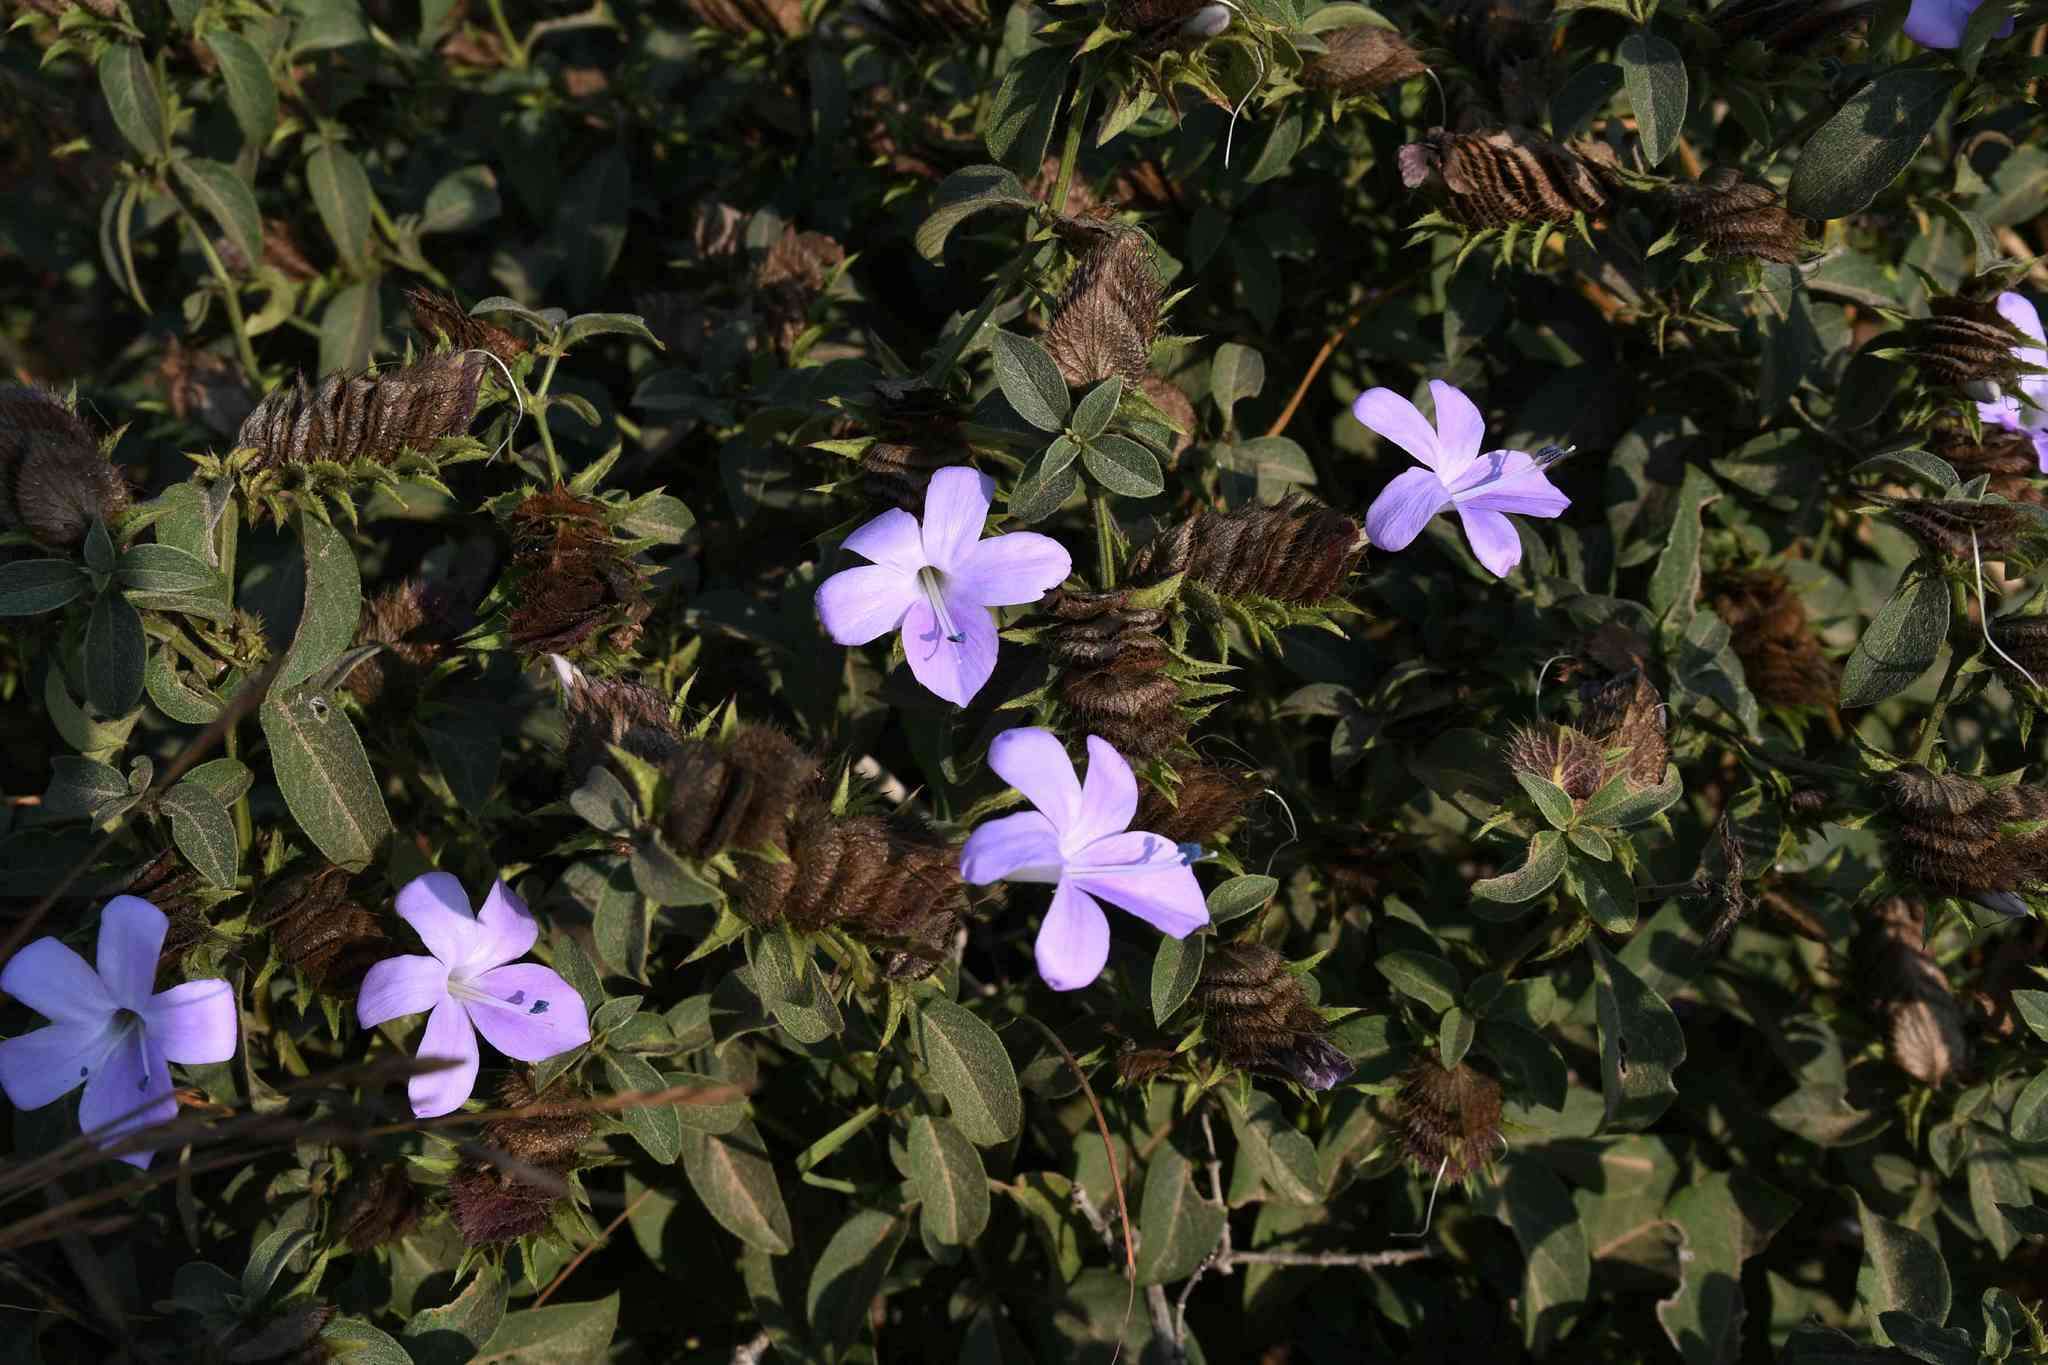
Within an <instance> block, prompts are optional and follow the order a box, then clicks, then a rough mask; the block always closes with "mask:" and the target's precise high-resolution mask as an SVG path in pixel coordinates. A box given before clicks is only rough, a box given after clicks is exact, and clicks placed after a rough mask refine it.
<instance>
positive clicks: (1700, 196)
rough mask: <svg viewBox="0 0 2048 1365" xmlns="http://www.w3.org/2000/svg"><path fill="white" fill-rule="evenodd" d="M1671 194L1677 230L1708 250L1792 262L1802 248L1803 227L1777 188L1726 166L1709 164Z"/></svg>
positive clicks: (1726, 256)
mask: <svg viewBox="0 0 2048 1365" xmlns="http://www.w3.org/2000/svg"><path fill="white" fill-rule="evenodd" d="M1677 199H1678V227H1679V231H1681V232H1683V233H1684V234H1685V235H1686V236H1687V237H1690V238H1691V239H1693V240H1694V241H1696V242H1698V243H1699V244H1700V245H1701V246H1703V247H1704V248H1705V249H1706V252H1707V254H1708V255H1709V256H1716V257H1720V258H1722V259H1734V260H1757V261H1777V262H1779V263H1781V264H1784V265H1794V264H1797V263H1798V261H1799V259H1800V258H1801V257H1802V256H1803V255H1804V254H1805V245H1806V231H1805V228H1804V226H1803V225H1802V223H1801V220H1800V219H1798V218H1795V217H1793V216H1792V214H1791V213H1789V212H1788V211H1787V210H1786V208H1785V205H1784V201H1783V200H1781V199H1780V198H1779V197H1778V192H1777V191H1776V190H1774V189H1772V188H1771V187H1770V186H1769V185H1765V184H1762V183H1760V182H1758V181H1755V180H1745V179H1744V178H1743V176H1742V172H1740V171H1739V170H1736V169H1735V168H1734V167H1732V166H1716V167H1714V168H1713V169H1712V170H1710V171H1708V172H1707V173H1706V174H1705V175H1702V176H1701V177H1700V179H1699V183H1698V184H1697V185H1694V186H1692V187H1690V188H1688V189H1684V190H1681V191H1679V192H1678V193H1677Z"/></svg>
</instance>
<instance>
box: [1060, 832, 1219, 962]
mask: <svg viewBox="0 0 2048 1365" xmlns="http://www.w3.org/2000/svg"><path fill="white" fill-rule="evenodd" d="M1067 877H1068V880H1070V881H1071V882H1073V884H1074V885H1076V886H1078V887H1080V888H1081V889H1082V890H1084V891H1086V892H1088V894H1090V895H1092V896H1100V897H1101V898H1102V899H1103V900H1106V901H1108V902H1109V903H1110V904H1111V905H1114V906H1115V907H1117V908H1118V909H1119V910H1128V911H1129V912H1130V913H1131V914H1133V915H1136V916H1137V917H1138V918H1139V919H1141V920H1144V921H1145V922H1146V923H1147V924H1149V925H1151V926H1152V927H1153V928H1155V929H1157V930H1159V932H1161V933H1162V934H1167V935H1169V936H1171V937H1173V938H1186V937H1187V936H1188V935H1189V934H1192V933H1193V932H1195V930H1197V929H1199V928H1201V927H1202V926H1203V925H1205V924H1207V923H1208V922H1209V903H1208V901H1207V900H1206V899H1204V897H1203V895H1202V887H1201V884H1200V883H1199V882H1197V881H1196V880H1195V870H1194V869H1193V868H1191V867H1189V866H1188V864H1187V859H1186V857H1185V856H1183V855H1182V853H1181V851H1180V846H1179V845H1178V844H1176V843H1174V842H1173V841H1172V840H1171V839H1168V838H1166V837H1164V836H1163V835H1158V834H1148V833H1146V832H1145V831H1144V830H1132V831H1131V832H1130V833H1128V834H1112V835H1111V836H1110V837H1109V838H1107V839H1101V840H1098V841H1097V842H1095V843H1093V844H1090V845H1089V846H1088V847H1087V849H1086V850H1085V851H1084V852H1083V853H1082V854H1081V855H1080V856H1079V857H1077V858H1075V859H1073V860H1072V861H1070V862H1069V863H1068V865H1067Z"/></svg>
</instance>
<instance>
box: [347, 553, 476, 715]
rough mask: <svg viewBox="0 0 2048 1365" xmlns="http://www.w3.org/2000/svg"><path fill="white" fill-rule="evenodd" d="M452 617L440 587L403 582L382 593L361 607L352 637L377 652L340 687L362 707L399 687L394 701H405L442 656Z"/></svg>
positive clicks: (420, 581) (445, 592)
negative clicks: (377, 647)
mask: <svg viewBox="0 0 2048 1365" xmlns="http://www.w3.org/2000/svg"><path fill="white" fill-rule="evenodd" d="M454 615H455V611H454V604H453V602H452V600H451V599H450V594H449V591H448V589H447V588H445V587H443V586H441V585H440V584H437V583H430V582H428V581H427V580H426V579H423V578H408V579H404V580H403V581H401V582H398V583H394V584H392V585H391V586H390V587H388V588H385V589H384V590H383V591H382V592H380V593H378V594H377V595H376V596H375V597H372V598H369V599H368V600H366V601H365V602H364V603H363V611H362V616H361V619H360V620H359V621H358V623H357V625H356V637H355V642H356V644H358V645H380V646H382V648H381V649H380V650H379V651H378V652H377V653H375V654H372V655H371V656H370V657H369V658H367V659H365V660H363V661H362V662H361V663H359V664H357V665H356V666H355V667H354V668H353V669H351V670H350V672H349V675H348V678H347V680H346V681H345V682H344V683H343V684H342V685H343V686H344V687H345V688H346V689H347V690H348V692H349V695H351V696H353V697H354V698H355V699H356V700H357V701H360V702H362V703H363V704H364V705H365V706H368V705H371V704H373V703H375V702H377V701H378V700H380V699H381V698H383V697H384V696H385V694H386V692H387V691H390V690H391V688H392V684H394V683H399V684H402V686H401V687H400V689H399V691H401V692H403V693H404V696H403V697H402V698H395V699H400V700H408V701H409V700H410V699H411V695H412V692H413V685H415V684H416V683H417V682H418V680H419V679H420V678H421V677H422V676H423V675H424V674H425V673H426V672H427V671H428V670H429V669H431V668H432V667H433V666H434V665H435V664H437V663H439V662H440V661H441V659H442V657H443V656H445V655H446V654H447V652H448V646H447V638H448V635H449V634H450V633H451V632H450V627H451V626H452V625H453V623H454Z"/></svg>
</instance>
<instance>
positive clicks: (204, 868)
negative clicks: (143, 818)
mask: <svg viewBox="0 0 2048 1365" xmlns="http://www.w3.org/2000/svg"><path fill="white" fill-rule="evenodd" d="M157 804H158V808H159V809H161V810H162V811H163V813H164V814H165V815H168V816H169V817H170V819H171V842H172V843H174V844H176V845H177V846H178V852H180V853H182V854H184V855H185V861H186V862H188V863H190V864H192V866H193V867H194V868H196V869H198V871H199V875H200V876H202V877H204V878H206V880H207V881H209V882H211V883H213V884H214V885H215V886H219V887H231V886H233V885H234V884H235V869H236V868H237V867H238V866H239V865H240V863H241V860H242V851H241V847H240V845H239V844H237V843H236V841H235V822H234V818H233V817H232V816H230V815H229V814H228V810H227V807H226V806H224V805H222V804H221V802H220V798H218V797H217V796H215V795H214V794H213V793H212V792H211V791H209V790H207V788H206V786H205V784H204V783H197V782H193V781H192V780H191V779H190V778H187V779H186V780H185V781H183V782H180V783H179V784H178V785H177V786H175V787H173V788H171V789H170V790H169V791H167V792H165V793H164V795H163V799H162V800H161V801H159V802H158V803H157Z"/></svg>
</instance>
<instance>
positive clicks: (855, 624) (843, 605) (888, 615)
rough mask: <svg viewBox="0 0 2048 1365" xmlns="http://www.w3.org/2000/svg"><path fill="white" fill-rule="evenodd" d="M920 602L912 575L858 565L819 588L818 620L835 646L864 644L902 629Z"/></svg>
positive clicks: (920, 597) (920, 598)
mask: <svg viewBox="0 0 2048 1365" xmlns="http://www.w3.org/2000/svg"><path fill="white" fill-rule="evenodd" d="M923 600H924V593H923V592H922V591H921V590H920V589H919V587H918V583H917V575H916V574H915V573H914V572H912V573H905V572H903V571H902V570H901V569H898V568H894V567H892V566H889V565H884V564H860V565H856V566H855V567H853V568H851V569H842V570H840V571H839V572H838V573H836V574H833V575H832V576H831V577H830V578H828V579H826V580H825V581H824V582H823V583H820V584H819V585H818V595H817V607H818V621H819V623H820V624H822V625H823V626H824V627H825V633H826V634H827V635H829V636H831V637H832V640H833V642H834V643H835V644H842V645H864V644H868V643H870V642H872V641H875V640H879V639H880V638H882V636H884V635H887V634H888V633H889V632H890V631H892V630H896V629H898V628H899V627H901V626H902V624H903V618H904V617H905V616H906V615H908V614H909V612H910V609H911V608H912V607H913V606H916V605H917V604H918V603H919V602H922V601H923Z"/></svg>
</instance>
